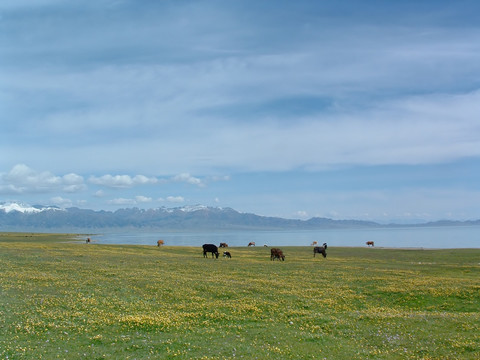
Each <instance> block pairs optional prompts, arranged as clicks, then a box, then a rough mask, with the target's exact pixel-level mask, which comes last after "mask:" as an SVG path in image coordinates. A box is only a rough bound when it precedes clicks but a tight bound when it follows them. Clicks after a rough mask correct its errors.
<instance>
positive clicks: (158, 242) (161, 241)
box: [157, 240, 165, 246]
mask: <svg viewBox="0 0 480 360" xmlns="http://www.w3.org/2000/svg"><path fill="white" fill-rule="evenodd" d="M164 244H165V241H163V240H158V241H157V246H162V245H164Z"/></svg>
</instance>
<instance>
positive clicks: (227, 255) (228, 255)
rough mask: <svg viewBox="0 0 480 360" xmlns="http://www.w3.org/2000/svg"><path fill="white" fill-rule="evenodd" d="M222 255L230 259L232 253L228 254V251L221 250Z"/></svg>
mask: <svg viewBox="0 0 480 360" xmlns="http://www.w3.org/2000/svg"><path fill="white" fill-rule="evenodd" d="M223 257H227V258H229V259H231V258H232V254H230V251H224V252H223Z"/></svg>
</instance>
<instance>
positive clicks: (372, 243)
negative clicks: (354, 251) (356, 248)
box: [366, 241, 375, 246]
mask: <svg viewBox="0 0 480 360" xmlns="http://www.w3.org/2000/svg"><path fill="white" fill-rule="evenodd" d="M366 244H367V246H375V243H374V242H373V241H367V243H366Z"/></svg>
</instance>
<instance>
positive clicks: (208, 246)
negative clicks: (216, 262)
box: [202, 244, 218, 259]
mask: <svg viewBox="0 0 480 360" xmlns="http://www.w3.org/2000/svg"><path fill="white" fill-rule="evenodd" d="M202 248H203V257H205V258H206V257H207V252H209V253H212V258H213V256H214V255H215V257H216V258H217V259H218V248H217V246H216V245H213V244H203V245H202Z"/></svg>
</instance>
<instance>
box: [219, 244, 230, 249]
mask: <svg viewBox="0 0 480 360" xmlns="http://www.w3.org/2000/svg"><path fill="white" fill-rule="evenodd" d="M219 247H221V248H222V247H223V248H225V247H228V244H227V243H220V246H219Z"/></svg>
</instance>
